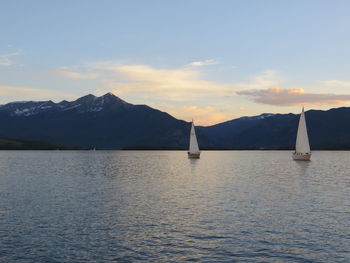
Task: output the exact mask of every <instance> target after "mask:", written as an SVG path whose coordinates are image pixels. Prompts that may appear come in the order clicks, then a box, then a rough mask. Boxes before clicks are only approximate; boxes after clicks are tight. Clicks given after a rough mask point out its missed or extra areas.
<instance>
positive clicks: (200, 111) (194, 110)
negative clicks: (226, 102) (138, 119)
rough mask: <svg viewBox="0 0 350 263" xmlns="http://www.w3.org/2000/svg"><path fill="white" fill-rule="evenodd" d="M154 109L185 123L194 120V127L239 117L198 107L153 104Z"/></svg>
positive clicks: (218, 110) (226, 112)
mask: <svg viewBox="0 0 350 263" xmlns="http://www.w3.org/2000/svg"><path fill="white" fill-rule="evenodd" d="M152 106H154V107H155V108H158V109H161V110H163V111H165V112H168V113H169V114H171V115H172V116H174V117H176V118H180V119H184V120H186V121H191V120H192V119H193V120H194V122H195V124H196V125H203V126H206V125H212V124H216V123H219V122H223V121H227V120H231V119H233V118H236V117H239V116H238V115H234V114H232V113H230V112H229V111H227V110H225V109H221V110H220V109H216V108H214V107H211V106H208V107H198V106H191V105H186V106H174V105H168V104H153V105H152Z"/></svg>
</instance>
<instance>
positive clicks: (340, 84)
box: [323, 79, 350, 88]
mask: <svg viewBox="0 0 350 263" xmlns="http://www.w3.org/2000/svg"><path fill="white" fill-rule="evenodd" d="M323 84H324V85H326V86H328V87H341V88H343V87H345V88H346V87H350V81H341V80H335V79H333V80H325V81H323Z"/></svg>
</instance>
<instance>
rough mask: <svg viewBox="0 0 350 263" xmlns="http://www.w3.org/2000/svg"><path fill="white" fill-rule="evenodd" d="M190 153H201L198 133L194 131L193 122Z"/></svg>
mask: <svg viewBox="0 0 350 263" xmlns="http://www.w3.org/2000/svg"><path fill="white" fill-rule="evenodd" d="M189 153H190V154H197V153H199V147H198V142H197V137H196V131H195V129H194V124H193V121H192V126H191V134H190V149H189Z"/></svg>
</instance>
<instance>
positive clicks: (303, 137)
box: [295, 108, 310, 154]
mask: <svg viewBox="0 0 350 263" xmlns="http://www.w3.org/2000/svg"><path fill="white" fill-rule="evenodd" d="M295 152H296V153H302V154H306V153H310V145H309V138H308V136H307V128H306V122H305V114H304V108H303V110H302V112H301V114H300V119H299V126H298V133H297V141H296V145H295Z"/></svg>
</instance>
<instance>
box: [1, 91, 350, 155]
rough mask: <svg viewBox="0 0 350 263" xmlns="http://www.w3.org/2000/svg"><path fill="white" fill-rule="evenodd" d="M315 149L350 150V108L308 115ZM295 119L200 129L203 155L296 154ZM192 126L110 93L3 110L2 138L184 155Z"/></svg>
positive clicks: (268, 117)
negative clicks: (237, 152)
mask: <svg viewBox="0 0 350 263" xmlns="http://www.w3.org/2000/svg"><path fill="white" fill-rule="evenodd" d="M305 116H306V121H307V126H308V133H309V138H310V145H311V148H312V149H350V108H348V107H342V108H335V109H330V110H328V111H321V110H309V111H307V112H306V113H305ZM298 118H299V115H297V114H291V113H289V114H270V113H264V114H261V115H259V116H253V117H241V118H238V119H234V120H230V121H227V122H223V123H219V124H216V125H212V126H207V127H197V129H196V132H197V137H198V141H199V145H200V147H201V148H202V149H293V147H294V143H295V138H296V130H297V126H298ZM189 131H190V123H188V122H185V121H182V120H178V119H176V118H174V117H172V116H171V115H169V114H168V113H166V112H162V111H159V110H157V109H153V108H151V107H149V106H147V105H134V104H130V103H127V102H125V101H123V100H122V99H120V98H118V97H117V96H115V95H113V94H111V93H107V94H105V95H103V96H101V97H96V96H94V95H92V94H89V95H86V96H84V97H81V98H79V99H77V100H75V101H65V100H64V101H61V102H58V103H55V102H53V101H25V102H11V103H8V104H5V105H0V138H16V139H18V140H29V141H44V142H48V143H51V144H53V145H64V146H68V147H79V148H97V149H123V148H125V149H186V148H187V147H188V141H189Z"/></svg>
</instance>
